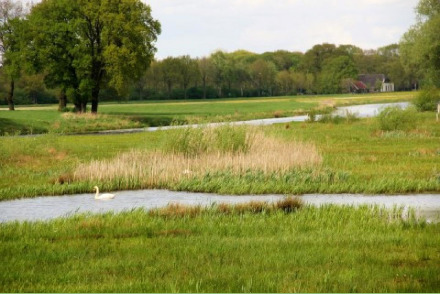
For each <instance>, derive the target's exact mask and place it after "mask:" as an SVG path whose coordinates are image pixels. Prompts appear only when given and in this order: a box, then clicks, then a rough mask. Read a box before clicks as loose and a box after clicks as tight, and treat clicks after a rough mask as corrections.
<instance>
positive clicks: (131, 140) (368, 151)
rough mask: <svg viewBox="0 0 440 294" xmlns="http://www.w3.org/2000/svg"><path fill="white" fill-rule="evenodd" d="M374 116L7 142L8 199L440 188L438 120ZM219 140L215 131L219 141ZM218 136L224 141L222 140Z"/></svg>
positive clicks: (0, 185) (0, 182)
mask: <svg viewBox="0 0 440 294" xmlns="http://www.w3.org/2000/svg"><path fill="white" fill-rule="evenodd" d="M412 115H413V119H414V128H411V129H408V130H406V131H382V130H380V128H379V126H378V124H379V123H378V120H377V119H375V118H371V119H362V120H352V121H343V120H342V121H336V122H332V121H330V122H327V123H291V124H287V125H275V126H270V127H264V128H258V129H253V128H246V127H241V128H232V127H230V126H225V127H222V128H220V129H211V130H209V132H208V131H207V130H206V129H189V130H172V131H160V132H154V133H140V134H125V135H111V136H58V135H54V134H52V135H45V136H41V137H31V138H17V137H3V138H0V140H1V144H0V165H1V169H0V171H1V177H0V199H1V200H6V199H14V198H19V197H32V196H38V195H59V194H72V193H89V192H91V188H92V187H93V186H94V185H99V186H100V187H101V188H102V190H103V191H108V190H125V189H141V188H165V189H173V190H185V191H199V192H202V191H203V192H216V193H222V194H249V193H255V194H265V193H280V194H302V193H315V192H316V193H377V194H378V193H383V194H396V193H426V192H433V193H438V192H439V191H440V170H439V166H440V146H439V143H438V142H439V138H440V124H439V123H437V122H436V121H435V118H433V114H432V113H413V114H412ZM216 136H217V137H216ZM216 142H217V143H216Z"/></svg>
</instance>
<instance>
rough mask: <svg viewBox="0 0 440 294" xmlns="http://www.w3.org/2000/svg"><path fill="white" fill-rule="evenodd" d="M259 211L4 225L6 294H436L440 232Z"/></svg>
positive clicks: (0, 236) (176, 210) (340, 216)
mask: <svg viewBox="0 0 440 294" xmlns="http://www.w3.org/2000/svg"><path fill="white" fill-rule="evenodd" d="M260 208H261V206H259V205H258V204H255V203H254V204H252V205H249V206H248V207H244V206H243V205H242V206H241V207H239V208H235V209H234V208H232V209H231V208H230V207H229V208H228V207H226V206H222V207H213V208H210V209H207V210H204V209H201V208H191V209H185V208H182V207H178V206H171V207H168V208H166V209H162V210H160V211H153V212H149V213H147V212H144V211H141V210H136V211H132V212H127V213H122V214H117V215H114V214H106V215H103V216H87V215H83V216H75V217H72V218H69V219H59V220H55V221H51V222H48V223H12V224H0V241H1V242H0V244H1V246H0V292H437V291H438V290H439V288H440V269H439V266H438V265H439V264H440V254H439V251H438V244H439V242H440V234H439V232H440V224H425V223H423V222H418V221H415V220H414V219H412V218H409V219H408V220H403V219H401V218H400V216H398V215H399V214H400V211H398V210H395V211H394V212H392V211H384V210H382V209H379V208H374V209H372V208H369V207H361V208H349V207H335V206H326V207H323V208H314V207H305V208H301V209H299V210H293V211H289V210H287V211H286V210H267V209H266V208H264V207H263V209H260Z"/></svg>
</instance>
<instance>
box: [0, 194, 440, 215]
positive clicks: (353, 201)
mask: <svg viewBox="0 0 440 294" xmlns="http://www.w3.org/2000/svg"><path fill="white" fill-rule="evenodd" d="M115 194H116V195H117V196H116V198H115V199H113V200H108V201H97V200H95V199H94V198H93V196H94V195H93V194H82V195H71V196H59V197H38V198H31V199H19V200H13V201H4V202H0V222H10V221H39V220H50V219H54V218H59V217H66V216H71V215H73V214H75V213H85V212H90V213H105V212H110V211H111V212H121V211H129V210H132V209H136V208H144V209H153V208H159V207H164V206H166V205H168V204H170V203H178V204H182V205H192V206H194V205H201V206H210V205H212V204H214V203H230V204H237V203H246V202H250V201H267V202H274V201H278V200H280V199H283V198H284V196H283V195H247V196H222V195H216V194H205V193H187V192H173V191H166V190H140V191H120V192H116V193H115ZM299 197H300V198H301V199H303V201H304V202H305V203H306V204H310V205H317V206H320V205H325V204H338V205H354V206H358V205H364V204H367V205H380V206H384V207H387V208H392V207H393V206H404V207H406V208H408V207H413V208H414V209H416V212H417V214H418V215H419V216H422V217H425V218H426V219H427V220H428V221H431V222H436V221H439V220H440V195H411V196H385V195H382V196H380V195H378V196H363V195H318V194H313V195H304V196H299Z"/></svg>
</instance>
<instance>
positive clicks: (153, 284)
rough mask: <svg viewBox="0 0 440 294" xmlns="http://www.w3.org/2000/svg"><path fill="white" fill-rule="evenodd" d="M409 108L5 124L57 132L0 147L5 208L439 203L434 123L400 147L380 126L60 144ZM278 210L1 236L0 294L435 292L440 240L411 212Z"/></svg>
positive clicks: (320, 102)
mask: <svg viewBox="0 0 440 294" xmlns="http://www.w3.org/2000/svg"><path fill="white" fill-rule="evenodd" d="M412 96H413V95H412V93H399V94H392V96H391V97H388V96H386V95H378V96H377V97H376V96H372V95H365V96H356V97H348V96H338V97H336V98H335V97H299V98H288V97H286V98H282V97H281V98H274V99H273V100H272V99H250V100H246V101H240V100H227V101H216V102H212V103H211V102H210V103H207V102H206V101H201V102H194V101H186V102H169V101H168V102H160V103H159V102H154V103H145V104H141V105H137V104H124V105H115V104H108V105H105V104H104V105H101V108H100V110H101V111H102V112H103V113H104V114H103V115H100V116H98V117H93V116H80V117H77V116H74V115H72V114H68V115H64V116H60V114H59V113H57V112H56V110H55V108H53V109H51V108H50V107H49V109H48V108H43V109H41V108H32V109H26V110H18V111H16V112H7V111H0V124H1V126H2V130H3V132H8V133H9V134H17V133H27V132H42V133H45V132H49V133H48V134H45V135H42V136H36V137H18V136H2V137H0V201H4V200H9V199H16V198H22V197H34V196H40V195H60V194H73V193H91V192H92V187H93V186H94V185H99V186H100V187H101V190H103V192H104V191H114V190H126V189H142V188H166V189H174V190H186V191H204V192H216V193H224V194H250V193H255V194H264V193H271V194H272V193H280V194H285V195H290V194H302V193H312V192H313V193H315V192H316V193H385V194H394V193H413V192H416V193H427V192H433V193H439V192H440V169H439V167H440V145H439V142H440V140H439V139H440V123H438V122H436V121H435V114H434V113H432V112H431V113H429V112H428V113H412V114H410V115H411V117H410V120H409V123H410V124H411V123H412V124H413V125H412V126H410V127H406V125H405V128H404V129H403V130H391V131H384V130H381V125H380V120H379V119H378V118H368V119H360V120H359V119H356V118H349V119H341V118H338V119H332V118H328V119H327V120H326V121H325V122H314V123H290V124H280V125H273V126H267V127H259V128H253V127H237V128H235V127H231V126H224V127H221V128H217V129H213V130H210V129H208V128H198V129H186V130H185V129H183V130H182V129H180V130H171V131H158V132H152V133H136V134H118V135H105V136H102V135H69V136H65V135H61V134H60V133H72V132H78V131H79V132H83V131H92V130H97V129H107V128H125V127H131V126H134V127H137V126H143V125H144V124H146V122H147V120H151V118H154V117H156V118H157V119H163V118H164V117H168V115H169V117H172V120H181V121H184V120H195V121H197V120H204V121H211V120H212V121H215V120H226V121H227V120H235V119H245V118H256V117H270V116H275V114H276V115H277V116H280V115H291V114H294V113H300V112H302V111H306V110H307V109H308V110H311V109H312V108H315V109H316V108H320V109H325V108H326V107H329V106H331V107H333V106H335V105H340V104H358V103H374V102H391V101H402V100H411V99H412ZM289 105H290V106H289ZM236 107H238V108H236ZM283 107H286V108H283ZM287 107H291V108H292V109H293V110H286V109H289V108H287ZM153 108H154V110H152V109H153ZM236 109H239V110H240V112H237V110H236ZM301 109H302V110H301ZM118 111H119V112H118ZM281 111H282V112H281ZM289 111H292V112H289ZM275 112H276V113H275ZM133 117H138V118H137V120H136V119H133ZM166 120H168V119H166ZM164 121H165V120H164ZM5 122H6V123H5ZM5 125H8V126H9V127H10V129H7V131H5V130H6V129H5ZM29 126H32V128H31V129H28V128H29ZM37 130H39V131H37ZM295 156H296V157H295ZM188 170H189V172H187V171H188ZM278 207H284V208H283V209H275V208H273V207H268V206H267V205H266V206H265V205H262V204H258V203H251V204H247V205H241V206H236V207H230V206H221V205H219V206H214V207H210V208H208V209H202V208H200V207H193V208H185V207H179V206H170V207H167V208H164V209H160V210H157V211H148V212H147V211H143V210H135V211H130V212H125V213H121V214H105V215H78V216H73V217H71V218H68V219H56V220H53V221H50V222H34V223H31V222H23V223H18V222H15V223H6V224H0V292H438V291H439V289H440V268H439V264H440V251H439V246H438V244H440V237H439V236H440V224H438V223H436V224H428V223H426V222H424V221H423V220H417V219H415V217H414V214H412V213H411V212H410V213H408V214H406V215H405V217H404V218H402V212H403V211H402V209H400V208H395V209H393V210H383V209H381V208H378V207H366V206H365V207H360V208H353V207H337V206H325V207H322V208H316V207H308V206H305V207H300V208H299V209H287V210H286V209H285V207H286V206H278Z"/></svg>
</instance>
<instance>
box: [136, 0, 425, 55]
mask: <svg viewBox="0 0 440 294" xmlns="http://www.w3.org/2000/svg"><path fill="white" fill-rule="evenodd" d="M144 2H145V3H147V4H149V5H150V6H151V8H152V10H153V12H152V14H153V17H154V18H156V19H158V20H159V21H160V22H161V24H162V34H161V35H160V36H159V40H158V42H157V48H158V52H157V57H158V58H160V59H161V58H165V57H167V56H179V55H184V54H189V55H191V56H193V57H200V56H207V55H209V54H210V53H212V52H213V51H215V50H217V49H222V50H225V51H228V52H232V51H235V50H237V49H245V50H248V51H252V52H256V53H263V52H265V51H275V50H278V49H284V50H289V51H301V52H305V51H307V50H308V49H310V48H311V47H313V45H316V44H321V43H324V42H326V43H333V44H338V45H339V44H352V45H356V46H359V47H361V48H363V49H377V48H378V47H381V46H385V45H389V44H392V43H396V42H399V40H400V38H401V36H402V35H403V34H404V33H405V32H406V31H407V30H408V29H409V27H410V26H411V25H413V24H414V23H415V11H414V8H415V6H416V5H417V3H418V0H149V1H144Z"/></svg>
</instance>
